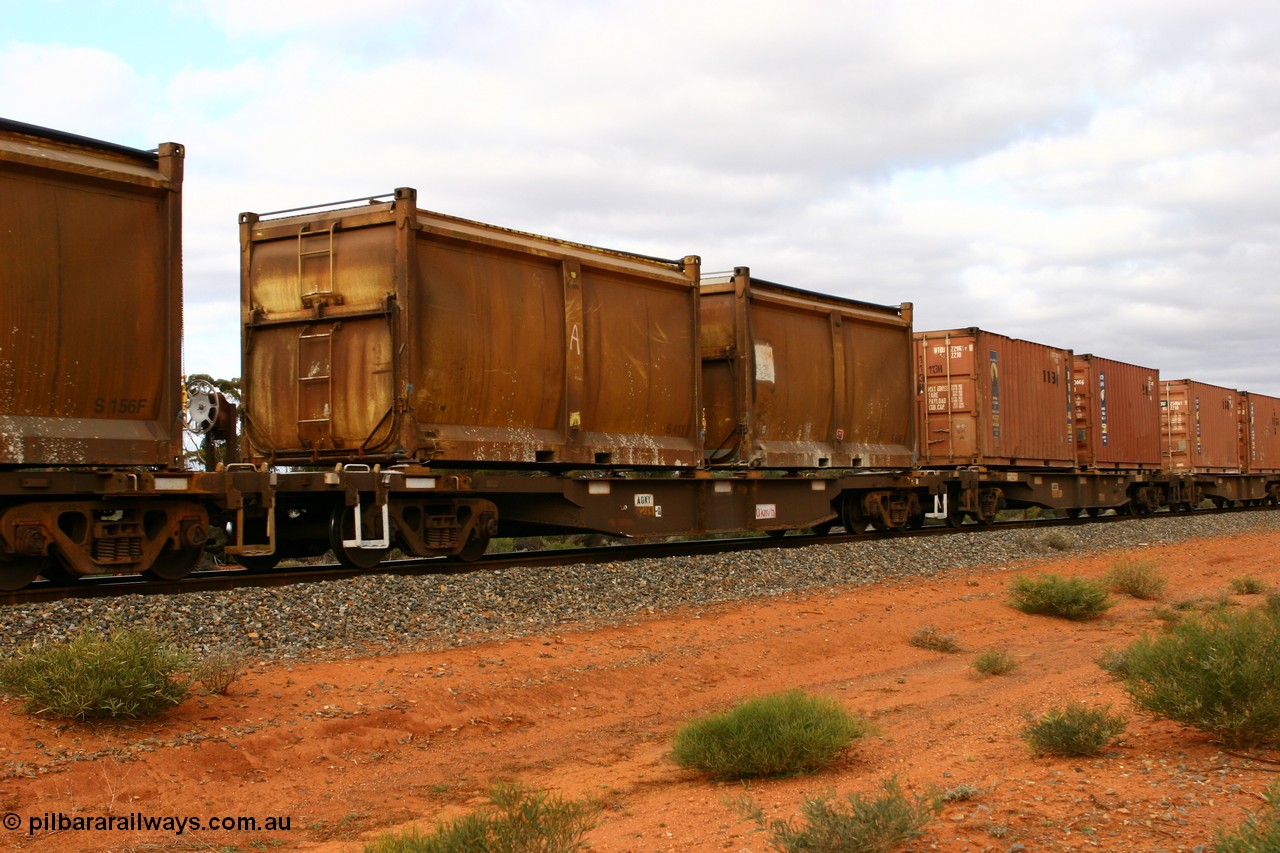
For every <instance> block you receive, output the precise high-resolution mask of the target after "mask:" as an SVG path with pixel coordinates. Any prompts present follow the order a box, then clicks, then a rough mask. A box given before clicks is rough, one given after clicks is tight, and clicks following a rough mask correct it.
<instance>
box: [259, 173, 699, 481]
mask: <svg viewBox="0 0 1280 853" xmlns="http://www.w3.org/2000/svg"><path fill="white" fill-rule="evenodd" d="M330 207H332V206H330ZM282 213H284V214H288V215H285V216H282V217H280V218H275V219H263V218H261V217H259V216H258V215H256V214H251V213H246V214H243V215H242V216H241V226H240V239H241V249H242V252H241V263H242V269H241V296H242V310H243V321H244V334H243V346H244V352H243V369H244V412H245V416H246V422H247V436H248V445H249V446H248V448H247V455H249V456H250V457H252V458H265V459H274V460H276V461H279V462H290V463H303V462H322V461H331V460H339V461H349V460H355V459H365V460H369V461H386V460H414V461H421V462H443V463H456V464H474V465H481V466H490V467H491V466H501V465H505V464H513V463H514V464H526V463H528V464H533V463H539V464H547V465H627V466H632V465H635V466H696V465H698V464H699V463H700V461H701V448H700V445H699V431H700V426H699V415H700V411H699V405H698V399H699V390H698V386H699V380H698V374H699V369H698V343H697V322H698V320H697V318H698V301H697V300H698V295H697V281H698V259H697V258H696V257H692V256H690V257H687V258H684V259H683V260H680V261H665V260H659V259H656V258H649V257H644V256H640V255H633V254H627V253H623V252H615V251H609V250H605V249H598V248H594V247H590V246H582V245H577V244H574V243H567V242H563V241H560V240H553V239H549V238H546V237H538V236H535V235H532V234H524V233H520V232H516V231H510V230H507V229H504V228H498V227H495V226H492V225H484V224H481V223H478V222H470V221H467V220H464V219H458V218H455V217H451V216H444V215H441V214H438V213H431V212H429V211H425V210H420V209H419V208H418V206H417V193H416V192H415V191H414V190H412V189H408V188H402V189H398V190H396V191H395V193H394V195H393V196H392V197H389V198H387V197H384V199H382V200H376V199H375V200H370V201H369V202H368V203H366V204H364V205H363V206H361V207H355V208H345V209H337V210H332V209H330V210H324V211H315V210H308V211H305V212H296V211H282ZM271 215H273V214H268V216H271Z"/></svg>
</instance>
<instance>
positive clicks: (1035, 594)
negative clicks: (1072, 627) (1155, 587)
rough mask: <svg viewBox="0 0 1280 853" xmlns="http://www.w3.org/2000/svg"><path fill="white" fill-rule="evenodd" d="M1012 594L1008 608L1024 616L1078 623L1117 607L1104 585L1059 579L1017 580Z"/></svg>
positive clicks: (1024, 578)
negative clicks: (1060, 619) (1045, 616)
mask: <svg viewBox="0 0 1280 853" xmlns="http://www.w3.org/2000/svg"><path fill="white" fill-rule="evenodd" d="M1009 593H1010V595H1009V604H1010V605H1012V606H1013V607H1015V608H1017V609H1018V610H1021V611H1022V612H1024V613H1042V614H1045V615H1048V616H1061V617H1062V618H1064V619H1075V620H1079V621H1083V620H1086V619H1096V618H1098V617H1099V616H1101V615H1102V614H1103V613H1105V612H1107V609H1108V608H1110V607H1111V606H1112V605H1113V604H1114V602H1112V601H1110V600H1109V599H1108V598H1107V587H1106V585H1105V584H1102V583H1099V582H1097V581H1091V580H1085V579H1083V578H1064V577H1062V576H1060V575H1039V576H1037V577H1036V578H1034V579H1033V578H1027V577H1018V578H1014V579H1013V583H1012V584H1011V585H1010V590H1009Z"/></svg>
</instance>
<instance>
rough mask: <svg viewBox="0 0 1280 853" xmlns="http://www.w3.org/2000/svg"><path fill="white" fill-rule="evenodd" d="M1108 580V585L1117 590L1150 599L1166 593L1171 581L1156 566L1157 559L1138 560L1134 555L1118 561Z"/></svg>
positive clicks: (1108, 575)
mask: <svg viewBox="0 0 1280 853" xmlns="http://www.w3.org/2000/svg"><path fill="white" fill-rule="evenodd" d="M1106 581H1107V586H1109V587H1110V588H1111V589H1112V590H1113V591H1115V592H1119V593H1123V594H1125V595H1129V596H1132V597H1134V598H1141V599H1144V600H1148V601H1150V600H1153V599H1156V598H1159V597H1160V596H1162V595H1164V588H1165V587H1166V586H1167V585H1168V583H1169V580H1168V578H1166V577H1165V576H1164V575H1162V574H1160V572H1159V570H1158V569H1157V568H1156V562H1155V560H1137V559H1134V558H1133V557H1124V558H1122V559H1120V560H1118V561H1116V563H1115V564H1114V565H1113V566H1112V567H1111V570H1110V571H1109V572H1107V578H1106Z"/></svg>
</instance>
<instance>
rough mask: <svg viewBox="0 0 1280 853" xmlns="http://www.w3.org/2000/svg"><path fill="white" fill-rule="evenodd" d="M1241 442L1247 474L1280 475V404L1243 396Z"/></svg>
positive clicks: (1272, 399) (1257, 396) (1261, 396)
mask: <svg viewBox="0 0 1280 853" xmlns="http://www.w3.org/2000/svg"><path fill="white" fill-rule="evenodd" d="M1240 442H1241V448H1240V451H1241V452H1240V455H1241V459H1242V461H1243V463H1244V468H1245V473H1246V474H1280V400H1278V399H1276V398H1275V397H1268V396H1266V395H1264V394H1255V393H1253V392H1251V391H1242V392H1240ZM1273 479H1274V478H1273Z"/></svg>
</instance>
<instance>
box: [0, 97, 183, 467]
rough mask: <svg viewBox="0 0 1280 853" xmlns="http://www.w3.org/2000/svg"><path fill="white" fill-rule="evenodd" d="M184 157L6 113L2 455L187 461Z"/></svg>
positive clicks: (1, 150) (55, 461) (31, 460)
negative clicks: (183, 371) (183, 390)
mask: <svg viewBox="0 0 1280 853" xmlns="http://www.w3.org/2000/svg"><path fill="white" fill-rule="evenodd" d="M182 166H183V149H182V146H180V145H177V144H174V143H165V144H163V145H161V146H159V148H158V151H157V152H147V151H139V150H135V149H132V148H127V147H124V146H120V145H115V144H112V143H108V142H102V141H99V140H93V139H86V138H84V137H80V136H74V135H71V134H67V133H62V132H60V131H54V130H48V129H46V128H39V127H33V126H31V125H25V124H21V123H19V122H13V121H9V120H5V119H0V281H2V282H3V283H4V286H3V288H0V465H18V466H22V465H36V466H84V465H130V466H150V467H165V466H177V465H179V463H180V457H181V451H182V434H181V427H182V421H181V413H180V411H179V410H180V407H181V393H180V389H179V381H180V379H179V374H180V372H181V336H182V260H181V256H182Z"/></svg>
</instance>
